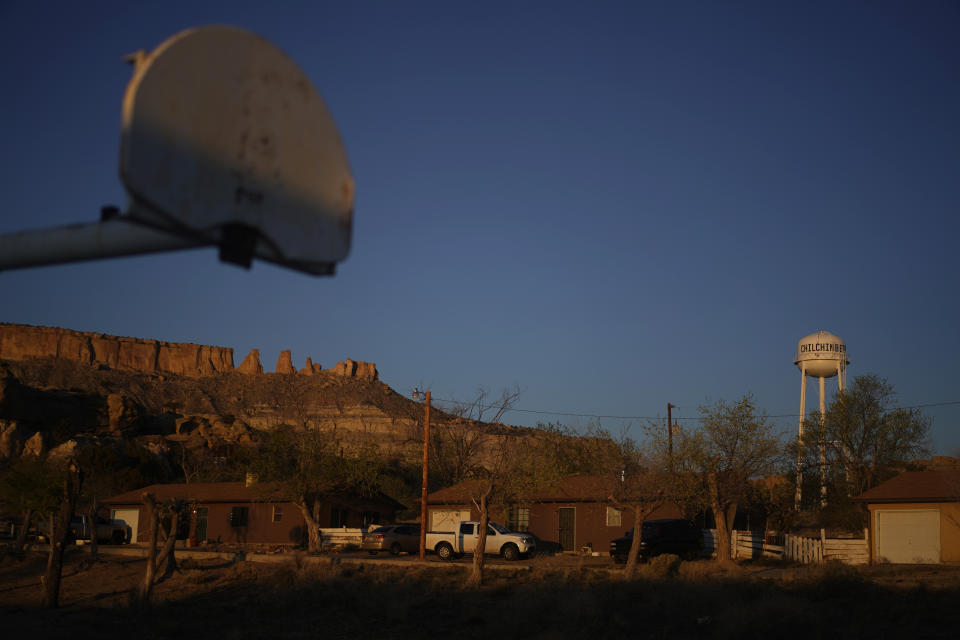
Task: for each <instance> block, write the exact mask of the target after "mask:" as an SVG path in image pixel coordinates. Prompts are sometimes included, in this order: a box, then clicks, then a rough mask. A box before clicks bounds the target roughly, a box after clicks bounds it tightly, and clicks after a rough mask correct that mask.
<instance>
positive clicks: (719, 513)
mask: <svg viewBox="0 0 960 640" xmlns="http://www.w3.org/2000/svg"><path fill="white" fill-rule="evenodd" d="M707 487H708V489H709V490H710V508H711V509H712V510H713V519H714V520H715V521H716V523H717V540H716V544H715V547H714V549H715V551H716V552H717V561H718V562H719V563H721V564H729V563H731V562H732V558H731V556H730V528H729V523H728V520H727V515H728V514H727V509H725V508H724V505H723V504H722V503H721V501H720V487H719V484H718V481H717V476H716V474H713V473H711V474H709V475H708V476H707ZM734 509H736V505H734Z"/></svg>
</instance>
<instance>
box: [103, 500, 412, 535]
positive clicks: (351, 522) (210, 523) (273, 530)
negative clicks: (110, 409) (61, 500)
mask: <svg viewBox="0 0 960 640" xmlns="http://www.w3.org/2000/svg"><path fill="white" fill-rule="evenodd" d="M110 506H111V508H113V509H117V508H135V509H139V514H140V515H139V531H138V535H137V542H149V540H150V531H149V523H148V522H147V517H146V515H145V513H144V507H143V505H140V504H131V505H122V504H111V505H110ZM196 506H198V507H206V508H207V535H206V539H207V540H214V541H216V540H219V541H220V542H225V543H231V544H244V543H270V544H290V543H292V544H300V543H303V542H306V529H305V528H304V519H303V515H302V514H301V513H300V509H299V507H297V505H296V504H294V503H292V502H281V503H277V502H217V503H204V502H199V503H197V505H196ZM274 506H279V507H280V509H281V514H280V521H279V522H274V521H273V510H274ZM234 507H246V508H247V523H246V525H245V526H239V527H235V526H233V525H232V523H231V522H230V514H231V513H232V512H233V508H234ZM334 509H340V510H342V511H345V512H346V522H344V523H342V524H341V526H346V527H351V528H359V527H361V526H365V525H366V524H369V523H365V522H364V513H371V512H373V513H378V514H379V518H377V519H378V520H379V522H380V523H385V522H393V520H394V518H395V515H396V514H395V512H394V511H393V510H392V508H390V507H387V506H385V505H376V504H370V505H361V506H357V505H350V504H348V503H346V502H332V503H322V504H321V505H320V507H319V509H318V510H317V522H318V523H319V525H320V527H321V528H325V527H330V526H333V525H332V524H331V516H332V515H333V510H334Z"/></svg>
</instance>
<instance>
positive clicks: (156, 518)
mask: <svg viewBox="0 0 960 640" xmlns="http://www.w3.org/2000/svg"><path fill="white" fill-rule="evenodd" d="M143 505H144V506H145V507H146V510H147V516H148V522H149V523H150V537H149V538H148V540H149V542H148V543H147V567H146V569H145V570H144V572H143V582H142V583H141V584H140V590H139V592H138V594H137V602H138V603H139V604H140V605H141V606H145V605H147V604H149V603H150V593H151V592H152V591H153V578H154V575H155V574H156V572H157V538H158V536H159V533H160V513H159V511H160V509H159V507H158V505H157V501H156V499H155V498H154V497H153V495H151V494H149V493H145V494H143Z"/></svg>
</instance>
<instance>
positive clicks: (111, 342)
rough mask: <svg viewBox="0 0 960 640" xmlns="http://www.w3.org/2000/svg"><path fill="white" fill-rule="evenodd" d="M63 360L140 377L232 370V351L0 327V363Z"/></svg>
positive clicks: (48, 329)
mask: <svg viewBox="0 0 960 640" xmlns="http://www.w3.org/2000/svg"><path fill="white" fill-rule="evenodd" d="M34 358H63V359H65V360H72V361H74V362H79V363H81V364H102V365H106V366H108V367H111V368H113V369H133V370H136V371H142V372H144V373H173V374H177V375H182V376H190V377H198V376H205V375H210V374H213V373H220V372H226V371H232V370H233V349H230V348H228V347H211V346H207V345H199V344H187V343H179V342H161V341H159V340H145V339H140V338H123V337H119V336H111V335H106V334H102V333H91V332H84V331H71V330H70V329H60V328H57V327H34V326H30V325H23V324H6V323H0V360H33V359H34Z"/></svg>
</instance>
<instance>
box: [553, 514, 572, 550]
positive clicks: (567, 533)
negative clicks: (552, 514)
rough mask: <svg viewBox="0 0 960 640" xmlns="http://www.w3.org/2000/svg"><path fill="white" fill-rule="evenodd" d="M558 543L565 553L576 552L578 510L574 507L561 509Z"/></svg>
mask: <svg viewBox="0 0 960 640" xmlns="http://www.w3.org/2000/svg"><path fill="white" fill-rule="evenodd" d="M559 524H560V526H559V531H558V532H557V541H558V542H560V547H561V548H562V550H563V551H575V550H576V548H577V547H576V542H577V536H576V530H577V510H576V509H574V508H573V507H561V508H560V517H559Z"/></svg>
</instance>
